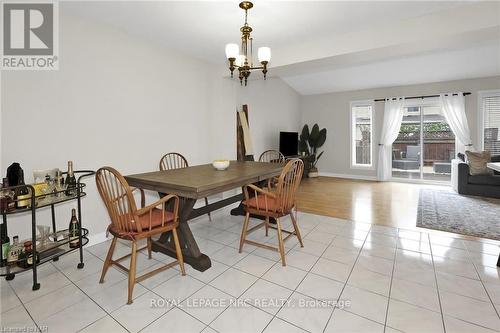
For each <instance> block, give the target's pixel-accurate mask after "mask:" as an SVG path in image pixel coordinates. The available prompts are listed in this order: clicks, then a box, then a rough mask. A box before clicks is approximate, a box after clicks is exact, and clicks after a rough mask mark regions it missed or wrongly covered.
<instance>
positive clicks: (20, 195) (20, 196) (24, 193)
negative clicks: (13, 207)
mask: <svg viewBox="0 0 500 333" xmlns="http://www.w3.org/2000/svg"><path fill="white" fill-rule="evenodd" d="M18 177H19V179H18V181H17V184H18V185H19V186H22V187H18V188H17V208H26V207H28V205H29V204H30V203H31V200H30V199H31V195H30V191H29V190H28V187H26V186H24V185H25V184H24V171H23V170H22V169H21V170H19V173H18Z"/></svg>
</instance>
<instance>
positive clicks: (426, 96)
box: [374, 92, 471, 102]
mask: <svg viewBox="0 0 500 333" xmlns="http://www.w3.org/2000/svg"><path fill="white" fill-rule="evenodd" d="M470 94H471V93H470V92H464V96H468V95H470ZM453 96H457V94H453ZM433 97H439V95H424V96H411V97H405V99H421V98H433ZM392 99H393V100H394V99H395V98H392ZM385 100H386V99H385V98H379V99H375V100H374V101H375V102H384V101H385Z"/></svg>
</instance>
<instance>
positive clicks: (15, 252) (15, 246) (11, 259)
mask: <svg viewBox="0 0 500 333" xmlns="http://www.w3.org/2000/svg"><path fill="white" fill-rule="evenodd" d="M21 252H23V247H22V246H21V244H19V236H14V237H12V245H11V246H10V249H9V254H8V256H7V264H14V263H16V262H17V260H18V259H19V254H21Z"/></svg>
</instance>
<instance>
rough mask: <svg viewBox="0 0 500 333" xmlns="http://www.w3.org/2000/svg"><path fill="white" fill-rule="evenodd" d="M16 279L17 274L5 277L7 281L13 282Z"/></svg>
mask: <svg viewBox="0 0 500 333" xmlns="http://www.w3.org/2000/svg"><path fill="white" fill-rule="evenodd" d="M15 277H16V275H15V274H7V275H6V276H5V280H7V281H11V280H14V278H15Z"/></svg>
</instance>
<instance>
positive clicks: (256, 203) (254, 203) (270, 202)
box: [243, 194, 280, 212]
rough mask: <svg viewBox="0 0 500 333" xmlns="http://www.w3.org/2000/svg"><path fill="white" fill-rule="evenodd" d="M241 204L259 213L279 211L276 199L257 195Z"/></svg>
mask: <svg viewBox="0 0 500 333" xmlns="http://www.w3.org/2000/svg"><path fill="white" fill-rule="evenodd" d="M266 200H267V209H266ZM243 204H244V205H245V206H247V207H249V208H253V209H257V210H260V211H263V212H265V211H268V212H277V211H279V209H280V205H279V202H278V200H277V199H275V198H270V197H267V199H266V196H264V195H262V194H259V195H257V196H256V197H253V198H250V199H248V200H245V201H244V202H243Z"/></svg>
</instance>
